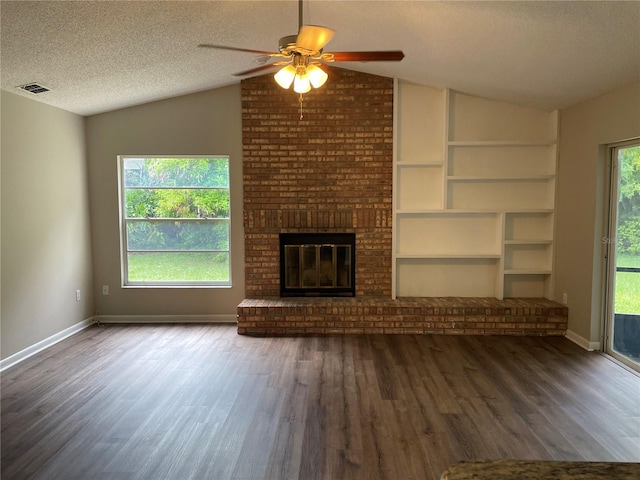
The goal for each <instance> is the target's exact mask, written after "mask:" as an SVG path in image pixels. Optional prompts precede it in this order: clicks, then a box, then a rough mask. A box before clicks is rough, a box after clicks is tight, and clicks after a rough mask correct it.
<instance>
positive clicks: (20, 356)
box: [0, 317, 95, 372]
mask: <svg viewBox="0 0 640 480" xmlns="http://www.w3.org/2000/svg"><path fill="white" fill-rule="evenodd" d="M94 323H95V317H89V318H87V319H86V320H82V321H81V322H78V323H76V324H75V325H71V326H70V327H68V328H65V329H64V330H62V331H60V332H58V333H56V334H54V335H51V336H50V337H48V338H45V339H44V340H41V341H39V342H38V343H36V344H34V345H31V346H30V347H27V348H25V349H24V350H20V351H19V352H17V353H14V354H13V355H11V356H9V357H7V358H5V359H4V360H2V361H0V372H2V371H4V370H6V369H7V368H9V367H13V366H14V365H17V364H18V363H20V362H22V361H23V360H26V359H27V358H29V357H31V356H33V355H35V354H36V353H38V352H41V351H42V350H44V349H46V348H49V347H51V346H52V345H55V344H56V343H58V342H61V341H62V340H64V339H65V338H67V337H70V336H71V335H73V334H74V333H78V332H79V331H81V330H84V329H85V328H87V327H88V326H90V325H92V324H94Z"/></svg>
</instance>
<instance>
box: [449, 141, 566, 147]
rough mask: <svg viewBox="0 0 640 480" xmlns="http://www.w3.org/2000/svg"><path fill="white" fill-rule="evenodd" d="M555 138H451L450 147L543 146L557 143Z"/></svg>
mask: <svg viewBox="0 0 640 480" xmlns="http://www.w3.org/2000/svg"><path fill="white" fill-rule="evenodd" d="M555 144H556V141H555V140H533V141H532V140H458V141H455V140H450V141H448V142H447V145H449V146H450V147H541V146H550V145H555Z"/></svg>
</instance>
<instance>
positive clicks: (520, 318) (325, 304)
mask: <svg viewBox="0 0 640 480" xmlns="http://www.w3.org/2000/svg"><path fill="white" fill-rule="evenodd" d="M568 315H569V310H568V308H567V307H566V306H565V305H562V304H560V303H557V302H554V301H551V300H547V299H544V298H508V299H504V300H498V299H496V298H484V297H483V298H475V297H474V298H467V297H464V298H462V297H443V298H439V297H438V298H434V297H429V298H398V299H396V300H392V299H388V298H381V297H355V298H261V299H245V300H243V301H242V302H241V303H240V305H238V333H239V334H241V335H265V336H266V335H269V336H276V335H332V334H333V335H335V334H362V333H369V334H379V333H395V334H402V333H405V334H423V333H435V334H464V335H564V333H565V331H566V329H567V320H568Z"/></svg>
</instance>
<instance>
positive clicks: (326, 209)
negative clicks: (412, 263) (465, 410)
mask: <svg viewBox="0 0 640 480" xmlns="http://www.w3.org/2000/svg"><path fill="white" fill-rule="evenodd" d="M327 70H328V73H329V80H328V81H327V83H326V84H325V85H324V86H323V87H322V88H320V89H318V90H312V91H311V92H309V93H307V94H305V95H304V101H303V115H304V117H303V119H302V120H301V119H300V103H299V101H298V95H297V94H296V93H294V92H293V91H292V90H283V89H282V88H280V87H279V86H278V85H277V84H276V83H275V81H274V79H273V75H264V76H260V77H253V78H248V79H245V80H243V81H242V132H243V135H242V142H243V194H244V217H243V218H244V231H245V280H246V285H245V289H246V296H247V298H267V297H274V296H275V297H277V296H279V294H280V285H279V275H280V270H279V269H280V266H279V265H280V264H279V234H280V233H313V232H322V233H355V234H356V259H357V263H356V273H355V276H356V279H357V280H356V297H387V298H389V297H390V296H391V238H392V236H391V227H392V210H391V207H392V201H391V196H392V175H393V79H391V78H386V77H379V76H375V75H369V74H365V73H358V72H353V71H350V70H344V69H338V68H329V69H327Z"/></svg>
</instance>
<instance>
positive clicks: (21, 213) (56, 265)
mask: <svg viewBox="0 0 640 480" xmlns="http://www.w3.org/2000/svg"><path fill="white" fill-rule="evenodd" d="M0 102H1V103H0V107H1V111H2V129H1V145H2V147H1V157H0V158H1V174H2V179H1V187H2V194H1V204H2V216H1V218H2V220H1V223H2V230H1V231H2V293H1V296H2V298H1V304H2V306H1V312H0V313H1V317H0V318H1V322H0V333H1V337H2V358H3V359H4V358H7V357H9V356H11V355H13V354H15V353H17V352H19V351H21V350H23V349H25V348H27V347H30V346H32V345H34V344H36V343H38V342H40V341H42V340H44V339H46V338H48V337H50V336H52V335H54V334H56V333H59V332H60V331H62V330H64V329H66V328H68V327H70V326H72V325H75V324H77V323H79V322H81V321H83V320H86V319H87V318H89V317H91V315H92V314H93V310H94V303H93V292H92V274H91V242H90V232H89V203H88V202H89V199H88V194H87V175H86V161H85V144H84V120H83V118H82V117H81V116H79V115H75V114H72V113H69V112H65V111H64V110H60V109H58V108H54V107H50V106H48V105H44V104H42V103H39V102H36V101H33V100H30V99H27V98H24V97H22V96H20V95H17V94H14V93H9V92H6V91H2V92H1V97H0ZM77 289H79V290H80V291H81V300H80V301H79V302H77V301H76V290H77Z"/></svg>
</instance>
